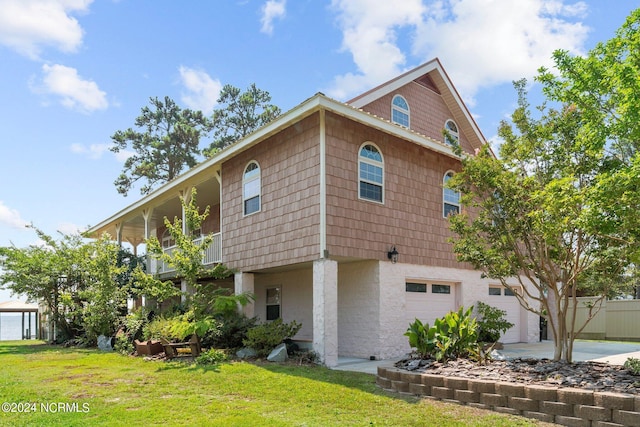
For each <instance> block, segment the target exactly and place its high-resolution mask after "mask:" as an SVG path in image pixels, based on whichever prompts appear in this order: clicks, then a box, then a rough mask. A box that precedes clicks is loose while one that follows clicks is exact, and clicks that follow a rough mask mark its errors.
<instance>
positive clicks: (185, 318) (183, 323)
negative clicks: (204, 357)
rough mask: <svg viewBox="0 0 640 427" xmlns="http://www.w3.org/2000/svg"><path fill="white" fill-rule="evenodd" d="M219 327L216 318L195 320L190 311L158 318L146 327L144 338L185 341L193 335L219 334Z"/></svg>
mask: <svg viewBox="0 0 640 427" xmlns="http://www.w3.org/2000/svg"><path fill="white" fill-rule="evenodd" d="M219 327H220V323H219V322H218V321H217V320H215V319H214V318H212V317H205V318H201V319H195V318H194V315H193V312H192V311H188V312H186V313H184V314H181V315H177V316H174V317H170V318H166V317H156V318H155V319H154V320H153V321H152V322H150V323H149V324H148V325H146V326H145V327H144V338H145V339H160V338H165V339H168V340H170V341H171V340H177V341H184V340H186V339H188V338H189V337H190V336H191V335H193V334H196V335H198V336H199V337H204V336H205V335H207V334H210V335H214V334H217V333H218V329H219Z"/></svg>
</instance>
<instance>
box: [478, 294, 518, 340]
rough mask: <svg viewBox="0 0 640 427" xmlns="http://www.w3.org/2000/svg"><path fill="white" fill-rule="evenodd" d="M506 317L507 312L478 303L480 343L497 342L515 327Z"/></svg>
mask: <svg viewBox="0 0 640 427" xmlns="http://www.w3.org/2000/svg"><path fill="white" fill-rule="evenodd" d="M506 315H507V312H506V311H504V310H500V309H499V308H495V307H492V306H490V305H488V304H485V303H483V302H481V301H478V316H477V322H478V341H480V342H488V343H494V342H497V341H498V340H499V339H500V336H501V335H502V334H504V333H505V332H507V330H508V329H509V328H511V327H513V326H514V325H513V323H511V322H509V321H507V319H506V318H505V316H506Z"/></svg>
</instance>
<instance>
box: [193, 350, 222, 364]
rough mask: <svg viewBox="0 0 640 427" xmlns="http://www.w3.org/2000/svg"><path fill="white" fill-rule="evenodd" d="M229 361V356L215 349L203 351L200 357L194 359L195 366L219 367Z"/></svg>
mask: <svg viewBox="0 0 640 427" xmlns="http://www.w3.org/2000/svg"><path fill="white" fill-rule="evenodd" d="M227 360H229V356H227V353H225V352H224V351H223V350H218V349H215V348H212V349H209V350H206V351H203V352H202V353H200V356H198V357H196V364H197V365H219V364H220V363H222V362H226V361H227Z"/></svg>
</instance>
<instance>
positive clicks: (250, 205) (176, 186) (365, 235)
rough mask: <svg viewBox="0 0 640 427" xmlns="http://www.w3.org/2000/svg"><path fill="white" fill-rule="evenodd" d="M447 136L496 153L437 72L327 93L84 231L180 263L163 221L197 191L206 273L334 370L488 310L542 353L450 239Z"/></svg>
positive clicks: (503, 298) (452, 199) (452, 197)
mask: <svg viewBox="0 0 640 427" xmlns="http://www.w3.org/2000/svg"><path fill="white" fill-rule="evenodd" d="M443 128H446V129H447V130H448V133H447V134H446V135H447V137H446V138H445V137H444V136H443ZM449 139H457V140H458V141H459V143H460V145H461V147H462V149H463V150H464V151H465V152H467V153H474V151H475V150H476V149H477V148H479V147H480V146H481V145H482V144H485V143H486V141H485V139H484V137H483V135H482V133H481V132H480V130H479V129H478V126H477V124H476V123H475V121H474V120H473V118H472V116H471V114H470V113H469V111H468V110H467V108H466V107H465V105H464V104H463V102H462V100H461V99H460V96H459V95H458V93H457V92H456V89H455V88H454V86H453V84H452V82H451V81H450V80H449V78H448V76H447V74H446V72H445V71H444V69H443V68H442V65H441V64H440V62H439V61H438V60H437V59H434V60H432V61H430V62H428V63H426V64H424V65H421V66H419V67H417V68H415V69H413V70H411V71H409V72H407V73H404V74H402V75H401V76H398V77H397V78H395V79H393V80H391V81H389V82H387V83H384V84H382V85H380V86H378V87H376V88H374V89H372V90H370V91H368V92H366V93H364V94H362V95H360V96H358V97H356V98H354V99H352V100H351V101H349V102H347V103H342V102H338V101H335V100H333V99H330V98H328V97H326V96H325V95H323V94H320V93H318V94H316V95H314V96H312V97H311V98H309V99H307V100H306V101H304V102H302V103H301V104H299V105H298V106H296V107H295V108H293V109H292V110H290V111H288V112H287V113H285V114H283V115H282V116H280V117H279V118H277V119H276V120H274V121H273V122H271V123H270V124H268V125H266V126H264V127H262V128H260V129H259V130H257V131H256V132H254V133H252V134H251V135H249V136H247V137H246V138H244V139H242V140H240V141H238V142H237V143H235V144H234V145H232V146H231V147H229V148H227V149H225V150H223V151H222V152H219V153H218V154H216V155H215V156H214V157H213V158H210V159H208V160H206V161H204V162H203V163H201V164H199V165H197V166H196V167H194V168H192V169H191V170H189V171H188V172H186V173H184V174H183V175H181V176H180V177H178V178H176V179H175V180H173V181H171V182H169V183H167V184H165V185H163V186H162V187H160V188H158V189H157V190H155V191H154V192H152V193H151V194H149V195H147V196H145V197H143V198H141V199H140V200H138V201H136V202H135V203H133V204H131V205H130V206H128V207H126V208H125V209H123V210H122V211H120V212H118V213H116V214H114V215H113V216H111V217H110V218H108V219H106V220H104V221H102V222H101V223H100V224H98V225H96V226H95V227H93V228H91V230H90V231H91V232H92V233H94V234H95V235H98V234H101V233H103V232H109V233H110V234H111V235H112V236H117V238H118V240H119V241H121V242H122V241H128V242H130V243H132V244H133V245H137V244H139V243H141V242H142V241H143V240H144V238H145V237H147V236H150V235H156V236H157V237H158V239H159V240H160V241H161V242H162V243H163V246H164V247H166V248H167V250H171V246H172V242H171V240H170V238H169V237H168V236H167V235H166V233H165V230H164V226H163V219H164V218H165V217H168V218H174V217H176V216H178V217H180V215H181V205H180V201H179V197H180V196H181V195H188V194H190V189H191V188H193V187H195V188H196V189H197V194H198V204H199V205H200V206H206V205H208V206H210V208H211V215H210V217H209V218H208V220H207V222H206V224H204V225H203V230H202V231H203V232H204V233H215V238H214V243H213V244H212V246H211V248H210V250H209V251H208V252H207V254H206V260H205V262H206V263H217V262H223V263H225V264H226V265H227V266H228V267H230V268H232V269H235V271H236V273H235V276H234V278H233V283H230V284H229V285H230V286H233V287H234V289H235V291H236V292H244V291H249V292H253V293H254V294H255V296H256V300H255V303H254V304H252V305H251V306H248V307H245V311H246V313H247V314H248V315H250V316H253V315H255V316H258V317H259V318H260V319H261V320H262V321H269V320H272V319H275V318H277V317H282V318H283V320H284V321H286V322H289V321H292V320H296V321H298V322H301V323H302V329H301V330H300V332H299V333H298V335H297V336H296V339H298V340H301V341H305V340H306V341H309V342H311V343H312V345H313V348H314V350H315V351H316V352H317V353H318V354H319V356H320V357H321V359H322V361H323V362H324V363H325V364H326V365H328V366H332V365H335V364H336V363H337V358H338V356H339V355H340V356H351V357H363V358H370V357H375V358H390V357H397V356H401V355H403V354H405V353H406V352H408V351H409V350H410V348H409V345H408V342H407V338H406V337H405V336H403V334H404V332H405V331H406V329H407V326H408V325H409V323H410V322H412V321H413V320H414V319H415V318H416V317H418V318H420V319H421V320H423V321H428V322H430V323H432V322H433V320H434V319H435V318H437V317H441V316H443V315H444V314H446V313H447V312H448V311H450V310H454V309H457V308H458V307H459V306H460V305H464V306H469V305H471V304H474V303H475V302H476V301H478V300H482V301H484V302H487V303H489V304H490V305H493V306H497V307H501V308H503V309H505V310H507V312H508V318H509V320H510V321H511V322H513V323H515V325H516V326H515V327H514V328H512V329H511V330H509V331H508V332H507V334H505V336H504V337H503V339H502V340H503V341H505V342H521V341H524V342H529V341H536V340H537V339H538V331H539V324H538V317H537V316H535V315H532V314H529V313H528V312H526V311H525V310H523V309H521V308H520V306H519V304H518V303H517V301H516V298H515V297H513V296H512V295H510V294H509V293H508V292H507V291H506V289H503V288H502V287H501V286H500V285H499V284H498V283H494V282H492V281H491V280H488V279H483V278H481V277H480V273H479V272H477V271H474V270H473V269H472V268H471V267H470V266H469V265H464V264H461V263H459V262H457V261H456V258H455V255H454V254H453V252H452V248H451V244H450V243H448V241H447V239H448V238H449V237H450V236H451V232H450V231H449V229H448V220H447V215H449V214H451V213H455V212H458V211H459V210H460V209H461V207H460V204H459V195H458V194H456V193H455V192H452V191H451V190H448V189H444V188H443V182H445V181H446V180H447V179H449V177H451V176H452V175H453V174H454V173H455V172H456V170H458V169H459V168H460V159H459V157H458V156H457V155H456V154H454V152H453V151H452V149H451V145H450V143H451V141H450V140H449ZM153 268H154V269H157V270H158V271H159V272H161V273H166V274H170V271H168V269H167V267H166V266H163V265H161V264H158V265H154V266H153ZM514 284H516V282H515V281H514Z"/></svg>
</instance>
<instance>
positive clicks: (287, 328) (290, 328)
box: [242, 319, 302, 357]
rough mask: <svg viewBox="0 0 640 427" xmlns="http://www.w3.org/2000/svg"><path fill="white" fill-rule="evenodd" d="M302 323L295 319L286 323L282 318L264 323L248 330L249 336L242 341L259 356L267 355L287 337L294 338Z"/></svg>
mask: <svg viewBox="0 0 640 427" xmlns="http://www.w3.org/2000/svg"><path fill="white" fill-rule="evenodd" d="M301 327H302V325H301V324H300V323H298V322H296V321H295V320H294V321H292V322H291V323H284V322H283V321H282V319H276V320H274V321H273V322H269V323H263V324H261V325H258V326H254V327H253V328H251V329H249V330H248V331H247V338H246V339H244V340H243V341H242V343H243V344H244V345H245V346H246V347H251V348H252V349H254V350H255V351H256V353H257V355H258V356H260V357H266V356H268V355H269V353H270V352H271V350H273V348H274V347H276V346H277V345H278V344H281V343H282V342H284V340H285V339H287V338H293V337H294V336H295V334H297V333H298V331H299V330H300V328H301Z"/></svg>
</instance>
